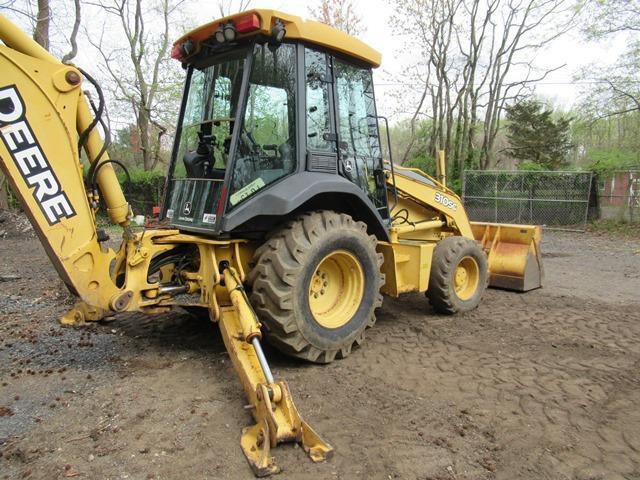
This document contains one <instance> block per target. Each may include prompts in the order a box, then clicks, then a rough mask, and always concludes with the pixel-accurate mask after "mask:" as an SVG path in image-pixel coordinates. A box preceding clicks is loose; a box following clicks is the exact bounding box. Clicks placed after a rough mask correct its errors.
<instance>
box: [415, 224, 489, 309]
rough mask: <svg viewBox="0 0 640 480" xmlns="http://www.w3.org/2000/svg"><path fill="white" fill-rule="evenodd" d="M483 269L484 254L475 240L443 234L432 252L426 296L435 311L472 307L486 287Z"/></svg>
mask: <svg viewBox="0 0 640 480" xmlns="http://www.w3.org/2000/svg"><path fill="white" fill-rule="evenodd" d="M487 272H488V267H487V256H486V255H485V253H484V251H483V250H482V248H480V245H478V243H476V242H475V241H474V240H471V239H469V238H466V237H460V236H453V237H447V238H445V239H444V240H441V241H440V242H439V243H438V245H436V248H435V250H434V252H433V258H432V261H431V273H430V276H429V289H428V290H427V292H426V295H427V298H428V299H429V302H430V303H431V305H432V306H433V308H434V310H435V311H436V312H438V313H444V314H446V315H453V314H455V313H462V312H468V311H469V310H473V309H474V308H476V307H477V306H478V305H479V304H480V300H481V299H482V295H483V294H484V291H485V290H486V288H487V280H488V275H487Z"/></svg>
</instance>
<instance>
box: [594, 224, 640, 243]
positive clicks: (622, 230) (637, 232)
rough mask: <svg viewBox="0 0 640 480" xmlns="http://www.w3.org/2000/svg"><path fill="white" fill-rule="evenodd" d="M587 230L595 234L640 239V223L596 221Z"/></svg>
mask: <svg viewBox="0 0 640 480" xmlns="http://www.w3.org/2000/svg"><path fill="white" fill-rule="evenodd" d="M587 230H588V231H589V232H593V233H603V234H610V235H615V236H620V237H629V238H637V239H640V222H634V223H630V222H620V221H615V220H596V221H594V222H591V223H590V224H588V225H587Z"/></svg>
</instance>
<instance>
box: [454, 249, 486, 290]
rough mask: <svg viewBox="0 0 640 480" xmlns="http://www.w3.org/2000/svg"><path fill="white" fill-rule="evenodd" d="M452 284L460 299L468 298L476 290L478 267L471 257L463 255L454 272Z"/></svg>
mask: <svg viewBox="0 0 640 480" xmlns="http://www.w3.org/2000/svg"><path fill="white" fill-rule="evenodd" d="M453 275H454V277H453V284H454V288H455V290H456V295H457V296H458V298H459V299H460V300H469V299H470V298H471V297H473V295H474V294H475V293H476V290H478V284H479V283H480V267H479V266H478V262H476V260H475V258H473V257H463V258H462V260H460V263H458V266H457V267H456V271H455V272H454V274H453Z"/></svg>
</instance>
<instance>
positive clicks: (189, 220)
mask: <svg viewBox="0 0 640 480" xmlns="http://www.w3.org/2000/svg"><path fill="white" fill-rule="evenodd" d="M0 39H1V40H2V42H3V45H0V72H2V73H1V76H0V137H1V138H2V142H1V144H0V160H1V161H0V165H1V166H2V169H3V171H4V173H5V174H6V176H7V178H8V179H9V181H10V183H11V186H12V188H13V190H14V192H15V194H16V195H17V197H18V198H19V199H20V201H21V204H22V208H23V209H24V211H25V212H26V214H27V215H28V216H29V218H30V220H31V222H32V224H33V226H34V228H35V231H36V232H37V233H38V235H39V238H40V241H41V242H42V244H43V245H44V247H45V249H46V252H47V254H48V256H49V257H50V259H51V261H52V263H53V265H54V266H55V268H56V269H57V272H58V273H59V275H60V277H61V278H62V279H63V281H64V282H65V284H66V285H67V286H68V288H69V289H70V291H71V292H72V293H74V294H75V295H77V297H79V301H78V303H77V304H76V305H75V306H74V308H73V309H72V310H71V311H70V312H68V313H67V314H66V315H65V316H64V317H63V318H62V320H61V321H62V322H63V323H65V324H82V323H83V322H88V321H95V320H100V319H101V318H103V317H105V316H106V315H113V314H116V313H119V312H128V311H141V312H146V313H149V314H153V313H159V312H166V311H168V310H170V309H172V308H175V307H184V308H186V309H190V310H193V309H201V310H204V311H206V312H208V315H209V316H210V318H211V320H212V321H214V322H217V323H218V325H219V327H220V330H221V333H222V338H223V340H224V343H225V346H226V348H227V350H228V352H229V356H230V357H231V360H232V363H233V365H234V367H235V369H236V371H237V373H238V376H239V377H240V380H241V382H242V385H243V387H244V389H245V393H246V396H247V398H248V400H249V406H248V407H249V409H250V411H251V413H252V415H253V417H254V419H255V425H253V426H251V427H248V428H245V429H244V430H243V432H242V435H241V440H240V442H241V447H242V450H243V452H244V454H245V455H246V457H247V459H248V461H249V463H250V465H251V467H252V468H253V471H254V472H255V474H256V475H258V476H264V475H269V474H271V473H274V472H277V471H278V466H277V465H276V463H275V460H274V459H273V458H272V456H271V453H270V451H271V448H274V447H275V446H276V445H278V444H279V443H281V442H290V441H294V442H299V443H301V444H302V446H303V448H304V449H305V451H306V452H308V454H309V456H310V457H311V459H312V460H314V461H322V460H324V459H326V458H328V457H329V456H330V455H331V453H332V451H333V449H332V447H331V446H330V445H329V444H328V443H326V442H325V441H324V440H322V439H321V437H320V436H319V435H318V434H317V433H316V432H315V431H314V430H313V429H312V428H311V427H310V426H309V424H308V423H306V422H305V421H304V420H303V419H302V418H301V416H300V415H299V413H298V411H297V409H296V407H295V406H294V403H293V401H292V397H291V394H290V391H289V388H288V386H287V384H286V382H284V381H283V380H276V379H275V378H274V376H273V374H272V373H271V370H270V368H269V365H268V362H267V360H266V358H265V355H264V353H263V350H262V341H263V339H264V340H266V341H268V342H270V343H271V344H272V345H274V346H275V347H277V348H278V349H280V350H282V351H283V352H285V353H287V354H289V355H292V356H294V357H297V358H301V359H304V360H307V361H310V362H317V363H327V362H331V361H332V360H334V359H335V358H343V357H346V356H347V355H349V354H350V353H351V350H352V348H353V346H354V345H360V344H361V343H362V342H363V340H364V336H365V330H366V329H367V328H369V327H371V326H373V324H374V322H375V310H376V309H377V308H378V307H379V306H380V305H381V303H382V294H383V293H384V294H387V295H392V296H398V295H400V294H403V293H408V292H426V296H427V297H428V300H429V301H430V303H431V305H432V307H433V309H434V310H435V311H436V312H440V313H444V314H455V313H458V312H466V311H469V310H471V309H473V308H475V307H476V306H477V305H478V303H479V302H480V299H481V296H482V294H483V292H484V290H485V287H486V286H487V283H489V284H490V285H494V286H498V287H502V288H510V289H514V290H518V291H525V290H529V289H531V288H536V287H539V286H540V285H541V282H542V265H541V263H540V251H539V242H540V229H539V228H538V227H533V226H520V225H495V224H472V223H470V222H469V220H468V218H467V215H466V212H465V210H464V206H463V205H462V202H461V199H460V198H459V197H458V196H457V195H456V194H455V193H454V192H453V191H452V190H450V189H449V188H447V187H446V180H445V175H446V173H445V169H444V161H443V158H442V157H441V158H440V159H439V165H440V167H439V169H438V170H439V172H438V176H437V178H434V177H431V176H429V175H427V174H425V173H424V172H421V171H419V170H415V169H409V168H403V167H401V166H396V165H394V163H393V161H392V160H391V159H389V160H384V159H383V156H382V153H381V145H380V144H381V141H380V134H379V122H380V121H384V119H383V118H382V117H380V116H379V115H378V113H377V111H376V103H375V97H374V91H373V81H372V69H373V68H376V67H378V66H379V64H380V60H381V57H380V54H379V53H378V52H376V51H375V50H373V49H372V48H370V47H369V46H367V45H365V44H364V43H362V42H361V41H359V40H357V39H355V38H353V37H350V36H348V35H347V34H345V33H342V32H340V31H337V30H335V29H333V28H330V27H328V26H326V25H323V24H320V23H317V22H313V21H306V20H303V19H301V18H299V17H295V16H291V15H288V14H285V13H281V12H277V11H272V10H250V11H245V12H242V13H239V14H236V15H232V16H229V17H225V18H222V19H219V20H216V21H213V22H210V23H207V24H206V25H203V26H201V27H200V28H197V29H195V30H193V31H191V32H189V33H187V34H186V35H184V36H183V37H181V38H180V39H178V40H177V41H176V42H175V44H174V45H173V50H172V57H173V58H175V59H176V60H177V61H179V62H181V64H182V66H183V67H184V69H185V73H186V79H185V86H184V95H183V98H182V102H181V107H180V115H179V121H178V124H177V126H176V135H175V143H174V147H173V151H172V155H171V163H170V167H169V171H168V173H167V182H166V188H165V196H164V200H163V205H162V213H161V221H162V223H163V225H162V226H161V227H159V228H156V229H142V230H141V231H140V230H136V229H135V228H134V227H133V226H132V224H131V219H132V215H133V213H132V211H131V208H130V207H129V204H128V203H127V201H126V199H125V197H124V195H123V192H122V189H121V187H120V183H119V181H118V178H117V176H116V173H115V169H114V166H118V167H123V165H122V163H121V162H119V161H118V160H117V159H110V158H109V156H108V153H107V148H106V143H105V140H104V139H103V136H104V137H106V136H107V130H106V127H105V124H104V121H103V119H102V115H103V112H104V108H105V107H104V101H103V98H102V95H101V91H100V87H99V85H98V84H97V83H96V82H95V81H94V80H93V79H92V78H91V76H90V75H88V74H87V73H85V72H84V71H83V70H81V69H80V68H78V67H76V66H73V65H65V64H62V63H61V62H59V61H58V60H56V59H55V58H54V57H52V56H51V55H50V54H49V53H48V52H47V51H45V50H44V49H42V48H41V47H40V46H39V45H38V44H36V43H35V42H34V41H33V40H31V39H30V38H29V37H28V36H27V35H26V34H25V33H24V32H22V31H21V30H20V29H19V28H17V27H16V26H15V25H13V24H12V23H11V22H9V21H8V20H7V19H6V18H4V17H2V16H0ZM91 85H93V87H94V88H95V89H96V90H97V92H98V97H99V100H100V101H99V102H98V103H97V104H96V105H94V104H93V103H91V102H89V101H88V99H87V97H86V95H85V93H84V92H83V88H89V87H90V86H91ZM100 130H102V133H100ZM387 131H388V129H387ZM81 151H84V153H85V154H86V158H87V159H88V168H85V167H83V163H82V162H81V156H80V153H81ZM85 170H86V171H85ZM100 205H105V206H106V214H107V215H108V217H109V219H110V220H111V222H112V223H114V224H116V225H120V226H121V227H122V229H123V236H122V242H121V245H120V247H119V248H118V250H117V251H114V250H113V249H111V248H109V247H108V244H107V243H106V242H107V240H108V235H107V234H106V233H105V232H104V231H102V230H100V229H99V228H98V227H97V224H96V215H97V214H98V210H99V209H100V208H101V207H100ZM425 311H426V307H425Z"/></svg>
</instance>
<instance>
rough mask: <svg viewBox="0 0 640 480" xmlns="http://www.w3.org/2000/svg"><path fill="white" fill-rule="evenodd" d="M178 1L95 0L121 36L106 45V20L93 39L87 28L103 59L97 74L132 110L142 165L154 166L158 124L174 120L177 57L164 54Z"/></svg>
mask: <svg viewBox="0 0 640 480" xmlns="http://www.w3.org/2000/svg"><path fill="white" fill-rule="evenodd" d="M182 3H184V0H152V1H149V0H146V1H145V2H144V3H143V2H142V0H99V2H98V3H97V4H95V5H96V6H97V7H98V8H99V9H100V10H101V11H102V12H103V13H106V14H108V15H109V16H111V18H113V20H114V25H117V29H118V30H119V32H118V38H123V39H124V42H123V43H121V44H117V45H109V42H108V41H107V39H108V38H112V37H113V36H112V35H108V34H107V30H106V25H103V30H102V32H101V34H100V35H98V36H97V39H96V36H95V35H91V34H89V33H88V32H87V38H88V41H89V43H91V44H92V45H93V46H94V47H95V49H96V51H97V53H98V55H99V57H100V58H101V60H102V61H101V69H102V75H103V76H104V77H106V78H108V79H109V80H110V82H109V85H108V88H109V90H110V93H111V96H112V97H113V99H114V100H115V102H117V103H121V104H123V105H124V106H126V109H127V110H129V109H131V110H133V112H134V116H135V120H136V122H135V123H136V126H137V129H138V138H139V152H140V154H141V155H140V156H141V162H140V163H141V166H142V168H143V169H144V170H153V169H154V168H155V167H156V166H157V165H158V163H159V162H160V159H161V157H160V152H161V150H162V149H161V144H162V137H163V135H164V134H165V132H166V130H167V128H166V127H165V126H163V124H172V123H173V122H175V115H176V110H177V107H178V104H179V103H178V102H176V101H175V97H176V96H179V91H180V78H179V77H180V76H179V74H178V65H177V62H175V61H174V60H171V58H169V27H170V25H172V24H173V23H174V22H175V21H176V20H177V16H178V13H179V11H180V8H179V7H180V5H181V4H182ZM107 23H109V22H105V24H107ZM177 92H178V93H177ZM111 115H112V116H113V109H112V110H111ZM121 119H122V118H121ZM125 121H126V120H125Z"/></svg>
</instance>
